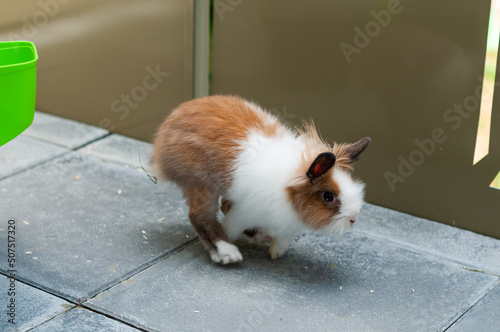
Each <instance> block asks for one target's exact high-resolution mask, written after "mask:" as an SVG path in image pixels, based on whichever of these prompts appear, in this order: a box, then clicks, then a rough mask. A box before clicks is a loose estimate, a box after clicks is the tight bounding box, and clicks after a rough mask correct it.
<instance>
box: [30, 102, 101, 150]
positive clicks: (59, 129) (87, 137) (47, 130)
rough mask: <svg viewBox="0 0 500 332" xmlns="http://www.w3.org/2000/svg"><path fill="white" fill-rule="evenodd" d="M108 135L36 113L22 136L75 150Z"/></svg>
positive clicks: (85, 125)
mask: <svg viewBox="0 0 500 332" xmlns="http://www.w3.org/2000/svg"><path fill="white" fill-rule="evenodd" d="M108 133H109V132H108V131H107V130H105V129H102V128H99V127H95V126H91V125H87V124H84V123H81V122H77V121H73V120H70V119H65V118H61V117H59V116H55V115H51V114H48V113H44V112H40V111H36V112H35V119H34V120H33V123H32V124H31V126H30V127H29V128H28V129H27V130H26V131H25V132H24V133H23V135H27V136H31V137H34V138H37V139H41V140H44V141H47V142H50V143H53V144H57V145H61V146H64V147H66V148H69V149H76V148H77V147H80V146H82V145H84V144H87V143H89V142H92V141H94V140H96V139H98V138H100V137H103V136H105V135H107V134H108Z"/></svg>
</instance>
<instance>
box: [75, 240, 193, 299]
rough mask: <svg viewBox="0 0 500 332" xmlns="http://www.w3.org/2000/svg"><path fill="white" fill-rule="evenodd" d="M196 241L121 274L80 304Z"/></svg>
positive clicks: (91, 293)
mask: <svg viewBox="0 0 500 332" xmlns="http://www.w3.org/2000/svg"><path fill="white" fill-rule="evenodd" d="M198 241H199V238H198V237H195V238H193V239H191V240H189V241H187V242H184V243H182V244H181V245H179V246H177V247H175V248H174V249H172V250H170V251H167V252H166V253H164V254H162V255H160V256H158V257H156V258H154V259H152V260H150V261H148V262H146V263H144V264H143V265H141V266H139V267H138V268H136V269H134V270H132V271H130V272H128V273H125V274H123V275H122V276H120V277H119V278H117V279H115V280H113V281H110V282H109V283H108V284H106V285H104V286H103V287H101V288H99V289H97V290H95V291H93V292H89V295H88V296H89V299H88V300H86V301H84V302H82V304H83V303H86V302H88V301H90V300H92V299H93V298H95V297H96V296H97V295H99V294H101V293H104V292H105V291H107V290H108V289H110V288H113V287H115V286H116V285H118V284H120V283H122V282H123V281H125V280H128V279H130V278H132V277H133V276H135V275H137V274H139V273H141V272H142V271H144V270H146V269H148V268H150V267H151V266H153V265H156V264H158V263H159V262H161V261H163V260H165V259H167V258H169V257H170V256H173V255H175V254H177V253H178V252H181V251H183V250H184V249H187V248H189V247H190V246H192V245H194V244H196V243H198Z"/></svg>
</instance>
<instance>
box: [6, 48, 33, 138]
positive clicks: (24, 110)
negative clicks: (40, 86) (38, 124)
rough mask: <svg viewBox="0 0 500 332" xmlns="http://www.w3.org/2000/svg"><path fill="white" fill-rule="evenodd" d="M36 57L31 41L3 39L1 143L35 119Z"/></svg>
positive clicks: (21, 130)
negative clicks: (5, 40) (4, 40)
mask: <svg viewBox="0 0 500 332" xmlns="http://www.w3.org/2000/svg"><path fill="white" fill-rule="evenodd" d="M37 60H38V54H37V52H36V48H35V45H34V44H33V43H31V42H27V41H15V42H0V146H2V145H4V144H5V143H7V142H9V141H10V140H12V139H13V138H14V137H16V136H17V135H19V134H20V133H22V132H23V131H24V130H25V129H26V128H28V127H29V126H30V125H31V123H32V122H33V117H34V116H35V101H36V63H37Z"/></svg>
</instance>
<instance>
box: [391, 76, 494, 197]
mask: <svg viewBox="0 0 500 332" xmlns="http://www.w3.org/2000/svg"><path fill="white" fill-rule="evenodd" d="M477 79H478V80H479V81H480V84H478V85H477V86H476V88H475V90H474V95H469V96H467V97H465V98H464V100H463V101H462V103H460V104H457V103H455V104H453V106H452V107H450V108H448V109H446V110H445V111H444V112H443V115H442V118H443V121H444V122H445V123H447V124H449V126H450V128H451V129H452V130H453V131H456V130H458V129H459V128H460V127H461V126H462V123H463V121H464V119H467V118H469V117H470V115H471V114H473V113H475V112H476V111H478V110H479V107H480V100H481V92H482V89H483V77H481V76H478V77H477ZM496 85H497V84H495V86H496ZM489 93H491V94H492V93H493V91H489ZM448 138H449V136H448V134H447V133H446V130H445V129H443V128H439V127H438V128H434V129H433V130H432V131H431V134H430V136H429V137H427V138H423V139H415V140H414V141H413V143H414V144H415V146H416V147H415V149H414V150H412V151H411V152H410V153H409V154H408V155H407V156H403V155H399V156H398V161H399V165H398V166H397V169H396V172H391V171H385V172H384V178H385V181H386V182H387V185H388V186H389V189H391V192H394V191H396V185H397V184H398V183H404V182H405V181H406V179H408V178H409V177H410V176H412V175H413V174H414V173H415V171H416V169H417V168H418V167H419V166H422V165H423V164H424V162H425V161H426V160H427V158H429V157H430V156H432V155H433V154H434V153H435V152H436V151H437V150H438V148H439V146H440V145H441V144H443V143H445V142H446V141H447V140H448Z"/></svg>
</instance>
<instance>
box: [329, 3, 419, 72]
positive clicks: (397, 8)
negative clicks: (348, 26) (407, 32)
mask: <svg viewBox="0 0 500 332" xmlns="http://www.w3.org/2000/svg"><path fill="white" fill-rule="evenodd" d="M409 1H411V0H409ZM402 11H403V5H401V2H400V1H399V0H389V1H388V2H387V7H386V9H381V10H379V11H374V10H372V11H370V15H371V16H372V18H373V20H371V21H369V22H367V23H366V24H365V26H364V29H361V28H360V27H358V26H356V27H354V32H355V34H354V38H353V43H352V44H349V43H347V42H341V43H340V45H339V46H340V50H341V51H342V54H344V58H345V60H346V61H347V63H351V61H352V58H351V57H352V56H353V55H354V54H360V53H361V50H363V49H364V48H366V47H367V46H368V45H370V43H371V41H372V40H373V38H375V37H377V36H378V35H379V34H380V33H381V31H382V30H383V29H384V28H386V27H387V26H388V25H389V24H390V23H391V22H392V18H393V16H394V15H398V14H401V12H402Z"/></svg>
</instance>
